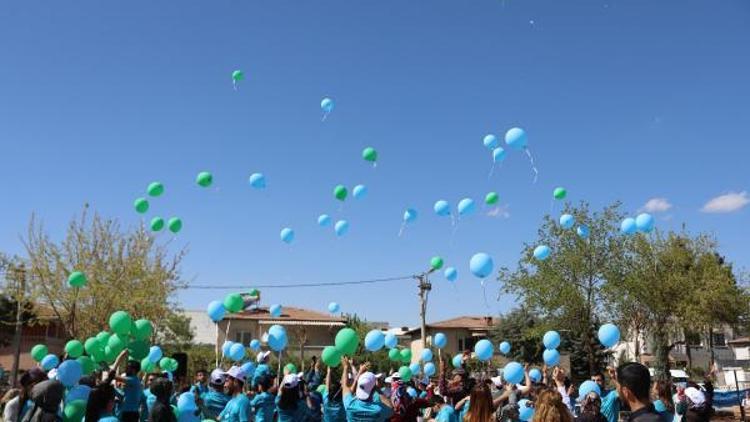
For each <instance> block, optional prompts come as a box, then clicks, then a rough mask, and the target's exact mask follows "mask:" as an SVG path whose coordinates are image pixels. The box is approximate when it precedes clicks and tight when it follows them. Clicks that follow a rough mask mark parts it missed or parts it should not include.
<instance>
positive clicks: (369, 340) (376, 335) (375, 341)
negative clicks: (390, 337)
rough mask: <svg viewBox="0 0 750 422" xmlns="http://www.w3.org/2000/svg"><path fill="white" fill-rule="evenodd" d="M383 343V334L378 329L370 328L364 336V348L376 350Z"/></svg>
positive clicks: (371, 350) (380, 347)
mask: <svg viewBox="0 0 750 422" xmlns="http://www.w3.org/2000/svg"><path fill="white" fill-rule="evenodd" d="M384 345H385V335H384V334H383V332H382V331H380V330H370V331H369V332H368V333H367V335H366V336H365V349H367V350H368V351H370V352H377V351H378V350H380V349H382V348H383V346H384Z"/></svg>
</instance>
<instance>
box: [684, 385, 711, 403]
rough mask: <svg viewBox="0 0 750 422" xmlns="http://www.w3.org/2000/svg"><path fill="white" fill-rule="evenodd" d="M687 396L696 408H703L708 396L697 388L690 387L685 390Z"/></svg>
mask: <svg viewBox="0 0 750 422" xmlns="http://www.w3.org/2000/svg"><path fill="white" fill-rule="evenodd" d="M685 395H686V396H688V398H689V399H690V401H691V402H692V403H693V404H694V405H695V407H701V406H703V404H704V403H705V402H706V395H705V394H703V392H702V391H701V390H699V389H697V388H695V387H688V388H686V389H685Z"/></svg>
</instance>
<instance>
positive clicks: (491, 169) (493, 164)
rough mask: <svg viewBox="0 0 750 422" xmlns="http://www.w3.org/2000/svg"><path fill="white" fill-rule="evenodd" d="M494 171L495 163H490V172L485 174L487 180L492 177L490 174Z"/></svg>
mask: <svg viewBox="0 0 750 422" xmlns="http://www.w3.org/2000/svg"><path fill="white" fill-rule="evenodd" d="M494 173H495V163H494V162H493V163H492V167H490V174H489V176H487V180H490V179H492V175H493V174H494Z"/></svg>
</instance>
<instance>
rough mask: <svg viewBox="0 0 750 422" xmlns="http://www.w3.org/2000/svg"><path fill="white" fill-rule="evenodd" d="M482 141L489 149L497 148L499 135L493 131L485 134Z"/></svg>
mask: <svg viewBox="0 0 750 422" xmlns="http://www.w3.org/2000/svg"><path fill="white" fill-rule="evenodd" d="M482 143H483V144H484V146H485V147H487V148H489V149H495V148H497V136H495V135H493V134H491V133H490V134H489V135H485V137H484V139H482Z"/></svg>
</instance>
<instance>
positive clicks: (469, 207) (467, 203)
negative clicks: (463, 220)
mask: <svg viewBox="0 0 750 422" xmlns="http://www.w3.org/2000/svg"><path fill="white" fill-rule="evenodd" d="M475 210H476V206H475V205H474V200H473V199H471V198H464V199H462V200H461V201H459V202H458V215H459V216H460V217H466V216H468V215H471V214H473V213H474V211H475Z"/></svg>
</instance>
